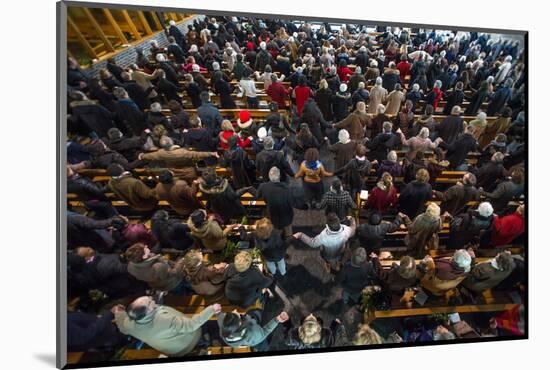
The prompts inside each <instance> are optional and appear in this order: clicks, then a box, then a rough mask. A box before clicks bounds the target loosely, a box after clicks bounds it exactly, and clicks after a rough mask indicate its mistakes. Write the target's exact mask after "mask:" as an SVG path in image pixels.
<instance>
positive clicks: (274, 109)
mask: <svg viewBox="0 0 550 370" xmlns="http://www.w3.org/2000/svg"><path fill="white" fill-rule="evenodd" d="M269 110H270V111H272V112H277V111H279V104H278V103H277V102H276V101H272V102H271V103H269Z"/></svg>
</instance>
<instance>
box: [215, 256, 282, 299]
mask: <svg viewBox="0 0 550 370" xmlns="http://www.w3.org/2000/svg"><path fill="white" fill-rule="evenodd" d="M224 279H225V296H226V297H227V300H228V301H229V302H230V303H231V304H234V305H237V306H239V307H242V308H247V307H249V306H251V305H253V304H254V303H255V302H256V300H257V299H258V298H259V297H260V295H261V294H262V289H263V288H267V287H268V286H270V285H271V283H272V282H273V280H272V279H271V278H269V277H267V276H264V275H263V274H262V273H261V272H260V271H259V270H258V269H257V268H256V267H255V266H250V268H249V269H248V270H246V271H244V272H238V271H237V269H236V268H235V265H234V264H233V263H232V264H230V265H229V266H228V267H227V270H225V274H224Z"/></svg>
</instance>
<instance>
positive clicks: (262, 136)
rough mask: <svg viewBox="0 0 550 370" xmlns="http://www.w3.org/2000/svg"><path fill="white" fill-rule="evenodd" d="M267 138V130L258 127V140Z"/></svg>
mask: <svg viewBox="0 0 550 370" xmlns="http://www.w3.org/2000/svg"><path fill="white" fill-rule="evenodd" d="M266 136H267V130H266V129H265V127H260V128H259V129H258V139H260V140H263V139H265V137H266Z"/></svg>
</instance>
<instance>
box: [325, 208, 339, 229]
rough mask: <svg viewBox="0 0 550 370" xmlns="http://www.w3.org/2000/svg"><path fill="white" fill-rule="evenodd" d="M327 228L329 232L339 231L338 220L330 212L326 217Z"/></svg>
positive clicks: (334, 214)
mask: <svg viewBox="0 0 550 370" xmlns="http://www.w3.org/2000/svg"><path fill="white" fill-rule="evenodd" d="M327 226H328V228H329V229H330V230H331V231H338V230H340V219H339V218H338V216H337V215H336V213H334V212H330V213H329V214H328V215H327Z"/></svg>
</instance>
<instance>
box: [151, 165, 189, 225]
mask: <svg viewBox="0 0 550 370" xmlns="http://www.w3.org/2000/svg"><path fill="white" fill-rule="evenodd" d="M198 190H199V183H198V181H193V183H192V184H191V186H189V184H188V183H187V182H186V181H185V180H180V179H175V178H174V173H173V172H171V171H170V170H164V171H162V172H161V173H160V175H159V183H158V184H157V186H155V193H156V196H157V199H158V200H165V201H167V202H168V204H170V207H172V209H173V210H174V211H176V213H177V214H179V215H181V216H184V217H187V216H189V215H190V214H191V212H193V211H194V210H196V209H198V208H200V202H199V200H198V199H197V192H198Z"/></svg>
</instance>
